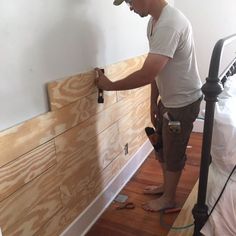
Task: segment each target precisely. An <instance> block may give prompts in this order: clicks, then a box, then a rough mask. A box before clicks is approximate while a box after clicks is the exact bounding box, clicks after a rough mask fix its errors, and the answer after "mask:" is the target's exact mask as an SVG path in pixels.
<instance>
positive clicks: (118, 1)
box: [113, 0, 124, 6]
mask: <svg viewBox="0 0 236 236" xmlns="http://www.w3.org/2000/svg"><path fill="white" fill-rule="evenodd" d="M122 2H124V0H115V1H114V2H113V4H114V5H116V6H119V5H120V4H121V3H122Z"/></svg>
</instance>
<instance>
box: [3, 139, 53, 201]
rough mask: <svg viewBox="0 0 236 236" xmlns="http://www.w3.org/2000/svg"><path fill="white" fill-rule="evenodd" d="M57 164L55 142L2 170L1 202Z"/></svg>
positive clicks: (18, 159) (22, 157)
mask: <svg viewBox="0 0 236 236" xmlns="http://www.w3.org/2000/svg"><path fill="white" fill-rule="evenodd" d="M55 164H56V153H55V146H54V141H50V142H48V143H45V144H43V145H41V146H39V147H38V148H36V149H35V150H33V151H31V152H29V153H27V154H25V155H23V156H21V157H19V158H17V159H16V160H15V161H14V162H10V163H9V164H7V165H5V166H3V167H1V168H0V202H1V201H2V200H3V199H4V198H6V197H8V196H9V195H10V194H12V193H14V192H15V191H16V190H17V189H19V188H21V187H23V186H24V185H25V184H27V183H28V182H30V181H31V180H33V179H34V178H36V177H37V176H39V175H40V174H42V173H43V172H45V171H46V170H47V169H48V168H50V167H51V166H53V165H55Z"/></svg>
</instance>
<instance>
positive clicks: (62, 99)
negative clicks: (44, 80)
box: [48, 71, 96, 111]
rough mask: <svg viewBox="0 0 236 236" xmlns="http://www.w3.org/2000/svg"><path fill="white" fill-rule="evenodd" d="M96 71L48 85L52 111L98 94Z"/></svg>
mask: <svg viewBox="0 0 236 236" xmlns="http://www.w3.org/2000/svg"><path fill="white" fill-rule="evenodd" d="M95 76H96V74H95V71H90V72H87V73H83V74H79V75H75V76H71V77H68V78H65V79H61V80H57V81H53V82H50V83H48V95H49V100H50V107H51V110H52V111H53V110H56V109H58V108H61V107H63V106H65V105H67V104H70V103H72V102H75V101H77V100H79V99H80V98H82V97H85V96H88V95H91V94H93V93H95V92H96V87H95V85H94V79H95Z"/></svg>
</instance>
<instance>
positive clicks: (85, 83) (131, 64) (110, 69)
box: [48, 55, 146, 110]
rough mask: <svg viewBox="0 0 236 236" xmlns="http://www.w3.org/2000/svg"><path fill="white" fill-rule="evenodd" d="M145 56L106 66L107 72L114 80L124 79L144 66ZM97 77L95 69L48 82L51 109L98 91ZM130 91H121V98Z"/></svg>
mask: <svg viewBox="0 0 236 236" xmlns="http://www.w3.org/2000/svg"><path fill="white" fill-rule="evenodd" d="M145 58H146V55H143V56H139V57H136V58H132V59H128V60H125V61H121V62H118V63H116V64H113V65H109V66H107V67H106V68H105V74H106V75H107V76H108V77H109V79H111V80H112V81H116V80H120V79H123V78H124V77H126V76H127V75H129V74H131V73H133V72H134V71H136V70H139V69H140V68H141V67H142V65H143V62H144V60H145ZM95 77H96V74H95V71H90V72H88V73H83V74H79V75H75V76H71V77H68V78H65V79H62V80H58V81H54V82H50V83H49V84H48V94H49V99H50V107H51V110H56V109H58V108H62V107H63V106H65V105H67V104H70V103H72V102H74V101H77V100H79V99H80V98H82V97H85V96H88V95H91V94H93V93H95V92H97V88H96V87H95V86H94V79H95ZM105 93H107V92H105ZM129 93H132V91H129V92H128V91H122V92H119V94H120V96H119V98H122V97H124V96H127V95H126V94H129Z"/></svg>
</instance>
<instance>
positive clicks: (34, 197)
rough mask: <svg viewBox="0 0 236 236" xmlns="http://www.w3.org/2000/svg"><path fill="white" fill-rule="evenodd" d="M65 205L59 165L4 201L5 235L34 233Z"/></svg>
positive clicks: (1, 208)
mask: <svg viewBox="0 0 236 236" xmlns="http://www.w3.org/2000/svg"><path fill="white" fill-rule="evenodd" d="M60 208H62V204H61V199H60V191H59V180H58V176H57V170H56V167H55V166H53V167H51V168H50V169H49V170H47V172H46V173H44V174H43V175H41V176H39V177H37V178H36V179H34V180H33V181H31V182H30V183H28V184H26V185H24V186H23V187H22V188H21V189H19V190H18V191H16V192H15V193H14V194H12V195H11V196H10V197H8V198H7V199H5V200H3V201H2V202H0V212H1V214H0V222H1V228H2V230H3V234H4V236H8V235H9V236H11V235H33V233H35V232H36V231H38V230H39V229H40V227H41V226H42V225H43V224H45V223H46V222H47V221H48V220H49V219H50V218H51V217H52V216H53V215H54V214H55V213H56V212H57V211H58V210H59V209H60Z"/></svg>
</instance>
